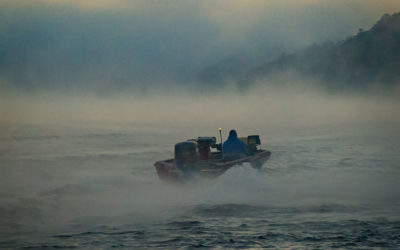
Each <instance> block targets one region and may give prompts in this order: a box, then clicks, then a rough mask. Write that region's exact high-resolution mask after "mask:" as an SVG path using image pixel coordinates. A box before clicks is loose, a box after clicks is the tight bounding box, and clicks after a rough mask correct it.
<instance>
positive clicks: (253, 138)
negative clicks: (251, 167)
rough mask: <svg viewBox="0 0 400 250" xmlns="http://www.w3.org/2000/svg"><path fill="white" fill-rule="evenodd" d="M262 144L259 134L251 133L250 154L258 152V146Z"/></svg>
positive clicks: (248, 143) (248, 145)
mask: <svg viewBox="0 0 400 250" xmlns="http://www.w3.org/2000/svg"><path fill="white" fill-rule="evenodd" d="M258 145H261V140H260V136H259V135H249V136H247V149H248V150H249V154H250V155H253V154H254V153H256V152H257V150H258V149H257V146H258Z"/></svg>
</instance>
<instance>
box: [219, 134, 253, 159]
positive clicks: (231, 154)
mask: <svg viewBox="0 0 400 250" xmlns="http://www.w3.org/2000/svg"><path fill="white" fill-rule="evenodd" d="M222 152H223V156H224V159H225V160H236V159H239V158H242V157H246V156H248V155H249V152H248V150H247V146H246V144H245V143H244V142H243V141H242V140H240V139H239V138H238V137H237V133H236V131H235V130H233V129H232V130H231V131H229V137H228V139H227V140H226V141H225V142H224V144H223V145H222Z"/></svg>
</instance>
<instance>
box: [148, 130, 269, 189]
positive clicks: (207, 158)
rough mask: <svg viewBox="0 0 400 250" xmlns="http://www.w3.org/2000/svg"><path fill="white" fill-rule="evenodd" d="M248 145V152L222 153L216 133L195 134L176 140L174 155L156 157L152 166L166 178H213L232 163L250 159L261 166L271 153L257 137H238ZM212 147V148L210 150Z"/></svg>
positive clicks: (177, 179)
mask: <svg viewBox="0 0 400 250" xmlns="http://www.w3.org/2000/svg"><path fill="white" fill-rule="evenodd" d="M240 139H241V140H242V141H244V142H245V144H246V145H247V149H248V152H249V155H248V156H245V155H241V156H237V157H228V156H224V155H223V153H222V138H221V143H219V144H217V143H216V138H215V137H198V138H197V139H190V140H187V141H185V142H180V143H177V144H175V157H174V158H173V159H167V160H163V161H157V162H156V163H154V166H155V168H156V170H157V174H158V177H159V178H160V179H161V180H163V181H167V182H186V181H189V180H193V179H194V178H196V179H197V178H202V177H205V178H216V177H218V176H220V175H222V174H223V173H224V172H225V171H227V170H228V169H230V168H231V167H233V166H235V165H241V164H243V163H249V164H250V165H251V166H252V167H253V168H255V169H260V168H261V167H262V166H263V164H264V163H265V162H266V161H267V160H268V159H269V157H270V156H271V152H270V151H268V150H264V149H260V148H259V146H260V145H261V141H260V137H259V136H258V135H249V136H247V137H241V138H240ZM211 149H215V150H211Z"/></svg>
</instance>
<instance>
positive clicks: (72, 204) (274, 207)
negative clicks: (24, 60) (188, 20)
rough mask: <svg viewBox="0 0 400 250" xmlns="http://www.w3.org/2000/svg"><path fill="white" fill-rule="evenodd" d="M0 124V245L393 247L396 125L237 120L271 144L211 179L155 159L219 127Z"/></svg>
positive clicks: (398, 171) (399, 209)
mask: <svg viewBox="0 0 400 250" xmlns="http://www.w3.org/2000/svg"><path fill="white" fill-rule="evenodd" d="M160 127H161V126H159V127H157V126H146V125H141V126H139V125H130V124H125V125H105V124H103V125H98V124H96V125H93V124H91V125H85V126H83V125H82V126H72V125H71V126H70V127H66V126H64V127H63V128H61V127H58V126H55V125H53V126H50V125H21V124H19V125H18V124H14V125H11V124H3V125H1V127H0V165H1V166H0V171H1V176H0V248H1V249H14V248H26V249H42V248H49V249H52V248H67V249H68V248H78V249H109V248H118V249H119V248H126V249H141V248H142V249H146V248H170V249H175V248H183V249H186V248H206V247H211V248H220V249H225V248H321V249H327V248H334V247H338V248H363V249H364V248H389V249H390V248H391V249H396V248H399V247H400V126H399V124H357V125H330V126H319V127H313V128H304V127H303V128H295V127H286V128H275V129H272V128H261V129H260V128H257V129H254V128H251V127H248V128H238V133H239V135H247V134H253V133H258V134H260V136H261V140H262V143H263V145H262V147H263V148H265V149H268V150H270V151H271V152H272V156H271V158H270V159H269V161H268V162H267V163H266V164H265V165H264V166H263V168H262V170H261V171H256V170H254V169H252V168H251V167H250V166H248V165H242V166H237V167H234V168H232V169H230V170H229V171H228V172H226V173H225V174H224V175H222V176H221V177H219V178H217V179H214V180H204V181H199V182H196V183H190V184H187V185H171V184H166V183H163V182H161V181H160V180H159V179H158V177H157V174H156V172H155V169H154V167H153V164H154V162H155V161H157V160H162V159H166V158H170V157H172V155H173V146H174V144H175V143H176V142H179V141H182V140H185V139H188V138H191V137H197V136H218V134H217V130H216V129H217V128H206V127H203V128H190V127H189V128H188V127H187V128H179V129H177V128H176V127H175V128H174V127H171V128H162V129H160Z"/></svg>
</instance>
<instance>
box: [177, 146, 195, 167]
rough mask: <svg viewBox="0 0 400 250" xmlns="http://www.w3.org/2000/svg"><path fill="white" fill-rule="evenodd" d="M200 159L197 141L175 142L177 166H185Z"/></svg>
mask: <svg viewBox="0 0 400 250" xmlns="http://www.w3.org/2000/svg"><path fill="white" fill-rule="evenodd" d="M197 160H198V152H197V143H195V142H191V141H185V142H180V143H177V144H175V162H176V165H177V167H179V168H183V167H184V166H186V165H188V164H192V163H195V162H196V161H197Z"/></svg>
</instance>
